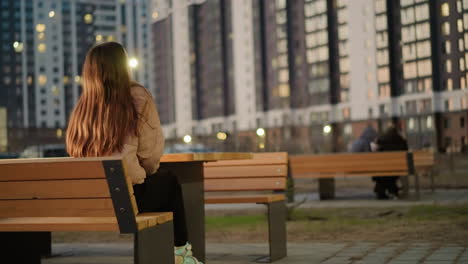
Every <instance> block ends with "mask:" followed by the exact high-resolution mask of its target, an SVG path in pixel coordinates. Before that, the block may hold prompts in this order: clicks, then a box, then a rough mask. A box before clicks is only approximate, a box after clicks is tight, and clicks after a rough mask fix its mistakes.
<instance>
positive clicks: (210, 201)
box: [205, 194, 286, 204]
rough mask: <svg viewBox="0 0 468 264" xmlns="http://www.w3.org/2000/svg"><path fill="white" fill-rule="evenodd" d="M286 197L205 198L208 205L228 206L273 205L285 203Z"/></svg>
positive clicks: (278, 195) (279, 195)
mask: <svg viewBox="0 0 468 264" xmlns="http://www.w3.org/2000/svg"><path fill="white" fill-rule="evenodd" d="M285 199H286V197H285V196H284V195H283V194H270V195H248V196H247V195H246V196H208V197H206V196H205V203H207V204H226V203H236V204H237V203H272V202H276V201H283V200H285Z"/></svg>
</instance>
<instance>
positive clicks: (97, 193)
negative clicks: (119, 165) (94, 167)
mask: <svg viewBox="0 0 468 264" xmlns="http://www.w3.org/2000/svg"><path fill="white" fill-rule="evenodd" d="M18 190H21V192H19V191H18ZM109 197H110V193H109V187H108V186H107V181H106V179H86V180H50V181H13V182H2V184H0V200H5V199H8V200H14V199H60V198H62V199H63V198H109Z"/></svg>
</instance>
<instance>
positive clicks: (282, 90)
mask: <svg viewBox="0 0 468 264" xmlns="http://www.w3.org/2000/svg"><path fill="white" fill-rule="evenodd" d="M278 89H279V96H280V97H289V85H288V84H280V85H279V86H278Z"/></svg>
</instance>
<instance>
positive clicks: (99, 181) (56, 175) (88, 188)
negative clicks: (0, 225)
mask: <svg viewBox="0 0 468 264" xmlns="http://www.w3.org/2000/svg"><path fill="white" fill-rule="evenodd" d="M137 214H138V209H137V206H136V200H135V197H134V196H133V188H132V185H131V184H130V183H129V182H128V181H127V177H125V175H124V170H123V164H122V161H121V160H119V159H115V158H83V159H77V158H44V159H18V160H2V161H0V218H11V217H117V222H118V224H119V228H120V232H121V233H133V232H134V231H135V230H137V226H136V219H135V216H136V215H137Z"/></svg>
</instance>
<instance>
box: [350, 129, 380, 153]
mask: <svg viewBox="0 0 468 264" xmlns="http://www.w3.org/2000/svg"><path fill="white" fill-rule="evenodd" d="M377 136H378V134H377V131H375V129H374V128H373V127H372V126H371V125H369V126H367V127H366V128H365V129H364V131H363V132H362V134H361V136H359V138H358V139H356V140H355V141H354V142H353V144H352V145H351V152H371V151H372V143H374V141H375V139H376V138H377Z"/></svg>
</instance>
